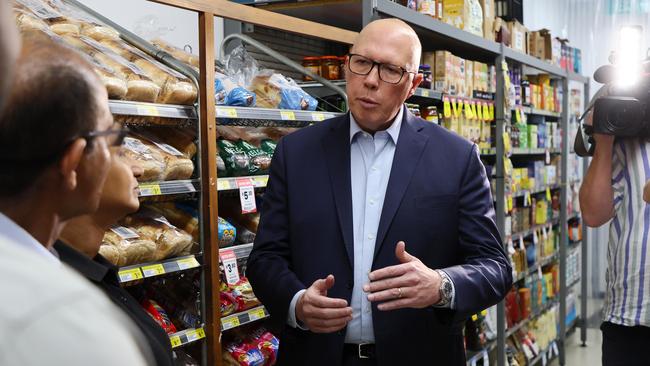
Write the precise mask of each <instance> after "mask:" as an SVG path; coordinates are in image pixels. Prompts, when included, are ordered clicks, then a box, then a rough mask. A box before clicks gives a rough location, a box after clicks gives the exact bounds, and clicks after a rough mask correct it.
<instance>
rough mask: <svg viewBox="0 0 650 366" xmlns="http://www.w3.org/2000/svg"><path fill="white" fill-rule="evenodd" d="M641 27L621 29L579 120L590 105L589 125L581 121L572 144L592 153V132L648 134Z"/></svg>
mask: <svg viewBox="0 0 650 366" xmlns="http://www.w3.org/2000/svg"><path fill="white" fill-rule="evenodd" d="M641 31H642V29H641V27H624V28H623V29H621V39H620V43H619V46H620V50H621V51H620V52H617V53H612V55H610V60H609V61H610V63H611V64H610V65H604V66H601V67H599V68H598V69H597V70H596V72H595V73H594V80H595V81H597V82H599V83H601V84H605V85H603V86H602V87H601V89H600V90H599V91H598V93H596V95H595V96H594V97H593V99H592V100H591V102H590V103H589V106H588V107H587V110H586V112H585V113H584V114H583V115H582V117H581V118H580V120H581V121H582V120H583V119H584V118H585V117H586V116H587V114H588V113H589V112H590V111H591V110H592V109H593V123H592V125H591V126H589V125H585V124H582V128H581V129H578V132H577V134H576V138H575V143H574V148H575V151H576V153H577V154H578V155H579V156H582V157H585V156H591V155H593V152H594V149H595V141H594V139H593V134H594V133H599V134H605V135H613V136H617V137H650V57H648V56H647V55H646V58H645V60H643V61H641V57H640V52H639V49H640V47H641Z"/></svg>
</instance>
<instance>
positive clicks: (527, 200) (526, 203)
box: [524, 191, 532, 207]
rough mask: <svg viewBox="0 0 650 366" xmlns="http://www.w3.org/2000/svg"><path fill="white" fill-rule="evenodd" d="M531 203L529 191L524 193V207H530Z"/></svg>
mask: <svg viewBox="0 0 650 366" xmlns="http://www.w3.org/2000/svg"><path fill="white" fill-rule="evenodd" d="M531 203H532V200H531V198H530V192H529V191H526V192H524V207H528V206H530V204H531Z"/></svg>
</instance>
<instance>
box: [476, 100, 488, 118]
mask: <svg viewBox="0 0 650 366" xmlns="http://www.w3.org/2000/svg"><path fill="white" fill-rule="evenodd" d="M476 115H477V116H478V119H480V120H481V121H485V120H486V118H484V117H483V105H481V104H480V103H479V104H478V105H477V106H476Z"/></svg>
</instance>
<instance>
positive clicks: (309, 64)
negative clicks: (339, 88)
mask: <svg viewBox="0 0 650 366" xmlns="http://www.w3.org/2000/svg"><path fill="white" fill-rule="evenodd" d="M302 66H303V67H304V68H305V69H307V70H309V71H311V72H312V73H314V74H316V75H320V74H321V73H320V69H321V67H320V58H318V57H310V56H308V57H303V58H302ZM302 79H303V80H304V81H312V80H314V79H312V78H310V77H309V76H307V75H304V76H303V77H302Z"/></svg>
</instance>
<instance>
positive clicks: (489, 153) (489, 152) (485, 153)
mask: <svg viewBox="0 0 650 366" xmlns="http://www.w3.org/2000/svg"><path fill="white" fill-rule="evenodd" d="M496 154H497V149H495V148H493V147H492V148H489V149H481V155H483V156H495V155H496Z"/></svg>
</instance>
